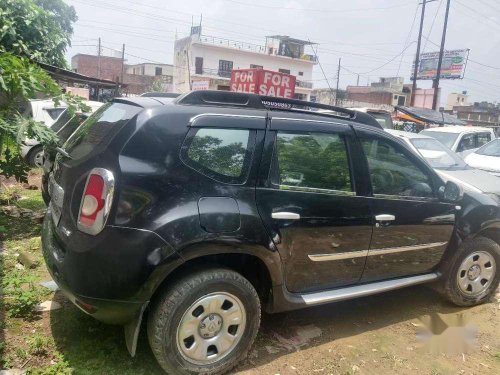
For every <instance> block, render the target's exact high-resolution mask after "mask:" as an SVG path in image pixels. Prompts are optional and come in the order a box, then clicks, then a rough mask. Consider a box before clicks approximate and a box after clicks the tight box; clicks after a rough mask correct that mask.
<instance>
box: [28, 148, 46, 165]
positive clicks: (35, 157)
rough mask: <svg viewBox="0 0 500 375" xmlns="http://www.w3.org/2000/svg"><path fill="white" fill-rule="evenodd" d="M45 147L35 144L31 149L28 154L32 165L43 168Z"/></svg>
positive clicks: (29, 162)
mask: <svg viewBox="0 0 500 375" xmlns="http://www.w3.org/2000/svg"><path fill="white" fill-rule="evenodd" d="M43 158H44V154H43V147H42V146H35V147H33V148H32V149H31V151H30V152H29V154H28V164H29V165H30V166H31V167H38V168H42V167H43Z"/></svg>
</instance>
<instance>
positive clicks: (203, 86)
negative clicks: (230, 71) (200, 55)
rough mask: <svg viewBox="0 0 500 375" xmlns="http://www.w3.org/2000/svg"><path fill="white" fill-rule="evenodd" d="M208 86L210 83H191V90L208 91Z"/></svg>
mask: <svg viewBox="0 0 500 375" xmlns="http://www.w3.org/2000/svg"><path fill="white" fill-rule="evenodd" d="M209 86H210V81H193V82H191V90H192V91H199V90H208V89H209Z"/></svg>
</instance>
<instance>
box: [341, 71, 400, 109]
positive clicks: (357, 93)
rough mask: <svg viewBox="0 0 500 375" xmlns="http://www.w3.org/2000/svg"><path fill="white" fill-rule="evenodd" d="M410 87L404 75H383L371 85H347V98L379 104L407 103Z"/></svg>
mask: <svg viewBox="0 0 500 375" xmlns="http://www.w3.org/2000/svg"><path fill="white" fill-rule="evenodd" d="M408 95H409V92H408V88H407V87H406V85H405V84H404V78H403V77H383V78H380V80H379V82H373V83H372V84H371V85H370V86H347V100H351V101H355V102H363V103H372V104H377V105H389V106H396V105H406V102H407V101H408Z"/></svg>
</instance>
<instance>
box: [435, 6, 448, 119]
mask: <svg viewBox="0 0 500 375" xmlns="http://www.w3.org/2000/svg"><path fill="white" fill-rule="evenodd" d="M449 13H450V0H446V13H445V15H444V25H443V35H442V36H441V48H440V49H439V60H438V66H437V71H436V78H434V82H432V88H433V89H434V93H433V94H434V95H433V97H432V109H433V110H436V108H437V105H438V102H437V101H438V93H439V78H440V76H441V65H442V63H443V54H444V44H445V42H446V28H447V27H448V14H449Z"/></svg>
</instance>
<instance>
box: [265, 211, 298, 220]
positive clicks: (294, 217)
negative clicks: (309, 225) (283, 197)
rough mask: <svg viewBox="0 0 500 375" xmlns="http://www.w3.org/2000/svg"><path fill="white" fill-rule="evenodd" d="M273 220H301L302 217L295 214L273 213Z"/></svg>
mask: <svg viewBox="0 0 500 375" xmlns="http://www.w3.org/2000/svg"><path fill="white" fill-rule="evenodd" d="M271 217H272V218H273V219H277V220H299V219H300V215H299V214H296V213H295V212H273V213H272V214H271Z"/></svg>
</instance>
